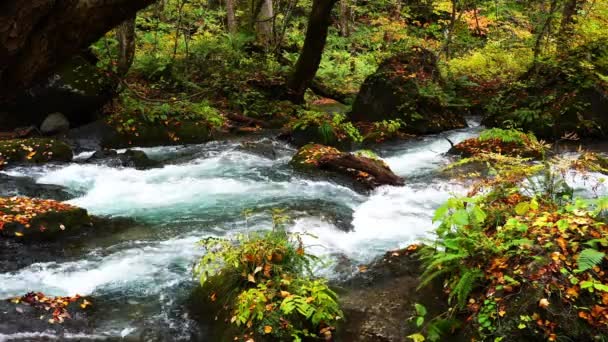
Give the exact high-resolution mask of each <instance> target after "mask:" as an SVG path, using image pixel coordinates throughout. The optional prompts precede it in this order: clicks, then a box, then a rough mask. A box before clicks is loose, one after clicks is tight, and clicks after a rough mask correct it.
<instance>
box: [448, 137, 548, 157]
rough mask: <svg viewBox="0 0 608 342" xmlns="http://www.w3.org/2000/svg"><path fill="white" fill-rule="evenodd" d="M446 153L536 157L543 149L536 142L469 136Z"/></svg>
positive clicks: (468, 155) (471, 155) (540, 155)
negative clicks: (517, 141) (520, 142)
mask: <svg viewBox="0 0 608 342" xmlns="http://www.w3.org/2000/svg"><path fill="white" fill-rule="evenodd" d="M448 153H450V154H456V155H460V156H462V157H475V156H479V155H481V154H488V153H496V154H502V155H506V156H511V157H523V158H537V159H538V158H542V157H543V156H544V154H545V151H544V149H543V148H542V146H541V145H539V143H538V142H537V143H535V144H533V143H532V142H529V143H525V144H519V143H516V142H505V141H502V140H500V139H498V138H493V139H488V140H482V139H480V138H471V139H466V140H464V141H462V142H460V143H458V144H456V145H454V146H453V147H452V148H451V149H450V151H449V152H448Z"/></svg>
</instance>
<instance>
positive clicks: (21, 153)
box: [0, 138, 73, 167]
mask: <svg viewBox="0 0 608 342" xmlns="http://www.w3.org/2000/svg"><path fill="white" fill-rule="evenodd" d="M72 156H73V153H72V149H71V148H70V146H68V145H67V144H66V143H64V142H62V141H59V140H56V139H46V138H32V139H12V140H0V167H2V165H5V164H11V163H47V162H69V161H71V160H72Z"/></svg>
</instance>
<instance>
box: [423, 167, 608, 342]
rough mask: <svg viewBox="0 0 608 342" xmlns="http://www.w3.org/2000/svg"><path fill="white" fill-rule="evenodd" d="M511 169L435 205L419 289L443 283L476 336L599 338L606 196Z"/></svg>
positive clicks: (605, 302)
mask: <svg viewBox="0 0 608 342" xmlns="http://www.w3.org/2000/svg"><path fill="white" fill-rule="evenodd" d="M505 170H507V172H503V170H502V169H499V170H497V174H496V175H495V180H494V181H491V180H483V181H482V184H483V185H482V186H481V187H475V188H474V189H476V190H475V192H473V193H472V194H471V196H470V197H456V198H452V199H450V200H448V201H447V202H446V203H445V204H444V205H443V206H441V207H440V208H439V209H438V210H437V211H436V213H435V217H434V221H436V222H438V223H439V226H438V228H437V229H436V234H437V240H436V241H434V242H432V243H431V244H432V245H431V246H427V247H425V248H423V249H422V251H421V253H422V255H423V260H424V262H425V266H426V270H425V272H424V274H423V275H422V279H423V281H422V284H421V286H425V285H426V284H428V283H429V282H430V281H432V280H433V279H436V278H438V277H439V278H441V279H445V284H446V288H447V289H448V291H449V300H450V303H451V305H452V310H451V311H450V312H451V313H449V314H448V315H449V316H452V317H454V315H457V316H455V317H462V319H461V320H462V321H463V324H466V325H468V326H469V327H470V328H472V329H470V330H469V331H470V332H472V335H473V336H472V338H474V339H481V340H496V339H498V340H501V339H503V338H507V337H508V338H509V339H512V340H542V339H548V340H550V341H555V340H560V339H571V340H594V339H598V338H599V339H600V340H601V338H602V336H606V335H605V334H606V333H608V329H607V326H608V321H607V320H606V317H608V316H607V315H606V314H608V276H606V274H607V273H606V268H607V267H608V263H607V262H606V259H605V256H606V253H607V252H608V224H606V222H605V221H604V220H603V218H604V215H603V212H604V211H605V209H607V208H608V198H600V199H596V200H583V199H574V198H572V197H571V192H570V193H569V194H567V193H568V191H566V192H564V191H556V189H559V188H563V186H564V184H565V183H564V182H563V179H562V178H561V177H560V173H557V174H556V173H555V172H553V171H552V170H551V169H549V166H542V167H541V168H540V169H539V168H538V167H537V166H534V165H529V166H527V167H526V166H523V167H521V170H520V171H519V172H513V170H512V169H510V168H506V169H505ZM530 171H531V172H530ZM522 174H523V175H524V176H522ZM482 189H484V190H483V191H481V190H482ZM476 193H477V194H479V195H475V194H476ZM527 194H529V195H527Z"/></svg>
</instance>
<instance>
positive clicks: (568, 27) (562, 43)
mask: <svg viewBox="0 0 608 342" xmlns="http://www.w3.org/2000/svg"><path fill="white" fill-rule="evenodd" d="M584 4H585V0H567V1H566V3H565V4H564V9H563V10H562V21H561V24H560V27H559V32H558V34H557V39H558V45H559V46H558V49H559V50H564V49H565V48H566V47H567V46H568V40H569V39H570V38H571V36H572V33H573V31H574V23H575V20H574V16H575V15H576V14H577V13H578V11H579V10H580V9H581V8H582V7H583V5H584Z"/></svg>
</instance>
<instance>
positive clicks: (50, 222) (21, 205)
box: [0, 197, 92, 240]
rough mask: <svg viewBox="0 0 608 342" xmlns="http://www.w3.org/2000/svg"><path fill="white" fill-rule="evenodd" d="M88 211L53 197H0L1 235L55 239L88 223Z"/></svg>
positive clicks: (25, 238) (89, 222)
mask: <svg viewBox="0 0 608 342" xmlns="http://www.w3.org/2000/svg"><path fill="white" fill-rule="evenodd" d="M91 224H92V223H91V218H90V217H89V215H88V213H87V211H86V210H85V209H82V208H78V207H75V206H72V205H69V204H66V203H61V202H57V201H54V200H43V199H39V198H30V197H0V237H10V238H19V239H24V240H30V239H44V240H50V239H54V238H56V237H58V236H60V235H62V234H64V233H74V232H76V231H77V230H78V229H79V228H82V227H84V226H91Z"/></svg>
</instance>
